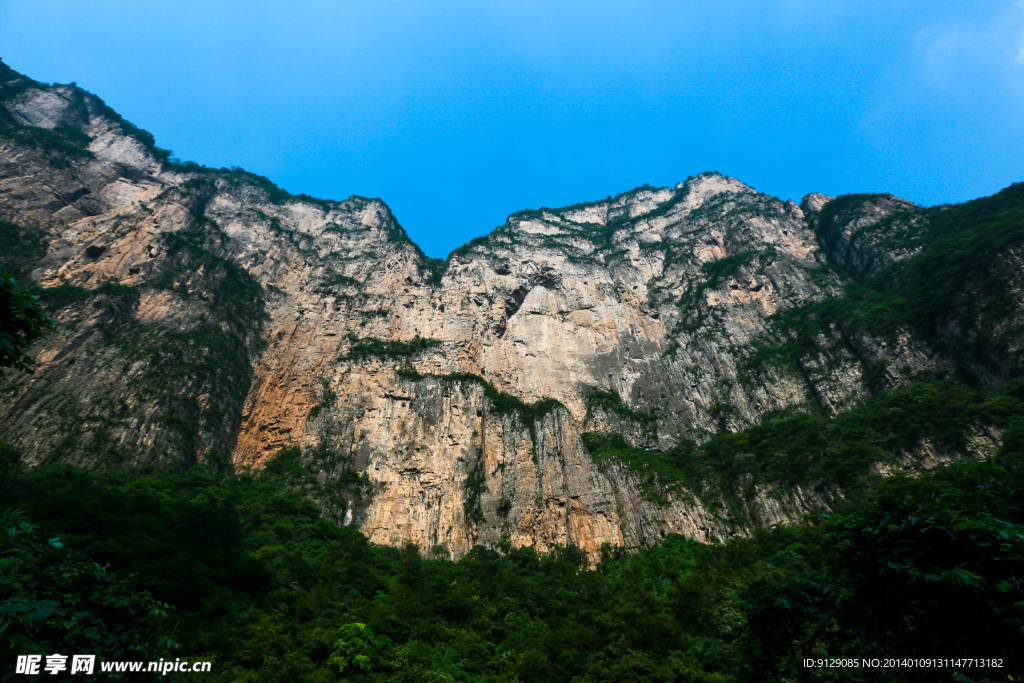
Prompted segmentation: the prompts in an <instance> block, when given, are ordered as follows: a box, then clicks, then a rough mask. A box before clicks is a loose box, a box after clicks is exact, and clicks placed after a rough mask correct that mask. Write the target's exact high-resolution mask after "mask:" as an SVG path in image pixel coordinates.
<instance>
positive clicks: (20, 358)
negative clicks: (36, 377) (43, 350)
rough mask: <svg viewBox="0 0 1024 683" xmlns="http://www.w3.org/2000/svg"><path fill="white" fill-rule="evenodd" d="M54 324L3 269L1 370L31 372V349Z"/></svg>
mask: <svg viewBox="0 0 1024 683" xmlns="http://www.w3.org/2000/svg"><path fill="white" fill-rule="evenodd" d="M53 325H54V322H53V321H52V320H50V318H49V317H48V316H47V315H46V313H45V312H44V311H43V307H42V305H41V304H40V302H39V300H38V299H37V298H36V297H34V296H33V295H32V293H31V292H30V291H28V290H26V289H24V288H22V287H20V286H19V285H18V283H17V282H15V281H14V278H13V277H11V275H10V274H9V273H7V272H5V271H4V270H3V266H0V368H14V369H16V370H21V371H24V372H31V370H32V359H31V358H30V357H29V355H28V349H29V347H30V346H31V345H32V344H33V343H35V342H36V341H37V340H39V339H41V338H42V337H43V335H44V334H46V331H47V330H49V329H50V328H51V327H53Z"/></svg>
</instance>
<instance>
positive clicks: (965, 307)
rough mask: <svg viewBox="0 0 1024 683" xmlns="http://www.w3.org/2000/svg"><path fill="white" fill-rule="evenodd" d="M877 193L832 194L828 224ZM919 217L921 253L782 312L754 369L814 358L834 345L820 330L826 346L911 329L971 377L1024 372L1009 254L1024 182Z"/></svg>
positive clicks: (915, 242) (1020, 229) (1018, 238)
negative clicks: (836, 294) (833, 294)
mask: <svg viewBox="0 0 1024 683" xmlns="http://www.w3.org/2000/svg"><path fill="white" fill-rule="evenodd" d="M872 197H873V195H864V196H861V195H853V196H849V197H840V198H837V199H835V200H832V201H831V202H829V203H828V204H826V205H825V209H824V210H823V211H822V214H823V218H822V220H821V223H822V224H823V225H831V221H833V220H835V218H834V217H835V216H846V215H847V214H849V213H850V212H851V211H853V209H852V208H851V207H854V206H856V205H857V203H858V202H860V201H863V200H865V199H870V198H872ZM837 202H838V204H836V203H837ZM833 204H835V207H833ZM830 207H832V208H830ZM917 215H919V216H920V217H921V218H923V219H924V221H925V222H924V223H923V224H922V227H920V228H919V229H917V230H916V231H915V232H914V233H913V234H912V235H910V236H908V237H907V238H906V239H907V240H908V241H907V243H906V244H905V245H902V246H905V247H908V248H909V247H918V246H920V247H922V251H921V253H920V254H918V255H917V256H915V257H913V258H911V259H908V260H907V261H905V262H903V263H902V264H899V265H897V266H894V267H893V268H890V269H888V270H886V271H883V272H882V273H880V274H879V275H877V276H876V277H874V278H872V279H869V280H863V279H861V280H860V281H856V282H853V283H851V284H849V285H848V286H847V290H846V295H845V296H844V297H842V298H831V299H826V300H824V301H820V302H815V303H810V304H805V305H803V306H799V307H796V308H793V309H789V310H787V311H784V312H782V313H779V314H776V315H775V316H773V318H772V322H773V328H774V329H775V330H776V334H775V338H774V339H771V340H766V341H765V342H764V343H763V344H761V345H759V346H756V347H755V348H754V353H753V355H752V357H751V358H750V359H749V363H750V365H749V367H750V368H751V369H756V368H757V367H758V366H759V365H762V364H764V363H776V364H795V363H796V362H798V361H799V360H800V359H801V358H802V357H804V356H806V355H808V354H812V355H817V354H818V353H820V352H821V351H825V352H827V351H828V347H826V348H820V347H819V336H820V335H824V339H826V340H827V341H826V344H832V345H836V344H846V343H847V342H846V341H845V340H848V339H850V338H854V337H856V336H857V335H860V334H863V333H867V334H869V335H872V336H876V337H883V338H886V337H888V338H890V339H891V338H894V337H895V335H896V334H897V332H898V331H899V330H900V329H901V328H909V329H911V330H913V331H915V332H917V333H918V334H919V335H920V336H921V337H923V338H924V339H925V340H927V341H929V342H930V343H932V344H933V345H934V346H935V347H937V348H938V349H939V350H942V351H944V352H946V353H947V354H949V355H951V356H953V357H954V358H956V359H957V360H959V361H961V365H960V370H961V371H962V372H964V373H965V374H966V375H968V376H976V375H977V374H978V373H979V372H995V373H996V374H998V375H1002V376H1004V377H1015V376H1018V375H1019V374H1020V373H1021V371H1022V369H1024V355H1022V354H1024V345H1022V344H1021V343H1020V341H1021V327H1020V325H1019V324H1018V323H1017V322H1015V320H1016V316H1017V315H1018V313H1017V303H1016V300H1015V298H1014V296H1015V295H1014V294H1013V292H1014V291H1016V290H1015V287H1016V285H1015V284H1014V283H1015V282H1016V281H1017V277H1018V272H1017V269H1016V267H1015V266H1014V265H1012V263H1011V260H1010V259H1008V257H1007V255H1008V254H1010V253H1011V252H1012V251H1013V250H1014V249H1017V248H1019V247H1020V246H1021V245H1022V244H1024V184H1020V183H1019V184H1016V185H1012V186H1010V187H1008V188H1006V189H1005V190H1003V191H1002V192H999V193H998V194H996V195H993V196H991V197H985V198H982V199H976V200H974V201H971V202H966V203H964V204H959V205H956V206H952V207H949V206H944V207H937V208H933V209H926V210H921V211H919V212H916V213H915V216H917ZM895 246H900V245H895ZM978 264H986V266H985V267H983V268H980V267H978ZM853 274H854V275H855V276H859V274H858V273H853ZM949 330H957V332H956V333H955V334H951V333H950V332H949Z"/></svg>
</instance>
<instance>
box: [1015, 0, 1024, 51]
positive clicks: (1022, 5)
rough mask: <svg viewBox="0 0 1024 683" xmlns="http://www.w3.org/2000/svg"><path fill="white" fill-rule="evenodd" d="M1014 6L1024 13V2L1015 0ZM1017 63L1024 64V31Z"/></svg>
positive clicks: (1023, 30) (1021, 35) (1022, 31)
mask: <svg viewBox="0 0 1024 683" xmlns="http://www.w3.org/2000/svg"><path fill="white" fill-rule="evenodd" d="M1013 4H1015V5H1016V6H1017V7H1020V8H1021V10H1022V11H1024V0H1013ZM1017 63H1018V64H1024V29H1021V33H1020V48H1019V49H1018V50H1017Z"/></svg>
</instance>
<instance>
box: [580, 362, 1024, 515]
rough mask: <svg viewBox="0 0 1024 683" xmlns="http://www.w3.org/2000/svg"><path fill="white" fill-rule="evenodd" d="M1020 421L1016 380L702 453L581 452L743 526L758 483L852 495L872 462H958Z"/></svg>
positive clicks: (919, 393) (725, 442) (589, 438)
mask: <svg viewBox="0 0 1024 683" xmlns="http://www.w3.org/2000/svg"><path fill="white" fill-rule="evenodd" d="M1022 417H1024V383H1022V382H1021V381H1014V382H1011V383H1009V384H1007V385H1006V386H1005V387H1003V389H1002V390H1001V391H1000V392H998V393H995V394H988V393H986V392H984V391H982V390H980V389H977V388H972V387H968V386H965V385H963V384H961V383H957V382H953V381H949V380H933V381H919V382H915V383H912V384H909V385H907V386H905V387H901V388H899V389H890V390H888V391H884V392H882V393H881V394H879V395H878V396H876V397H874V398H872V399H870V400H869V401H867V402H865V403H864V404H862V405H860V406H858V407H856V408H853V409H852V410H849V411H847V412H844V413H841V414H839V415H837V416H835V417H832V416H829V415H827V414H824V413H820V412H805V413H796V414H782V415H779V416H776V417H769V418H768V419H766V420H765V421H764V422H763V423H761V424H759V425H756V426H754V427H750V428H748V429H745V430H743V431H741V432H737V433H728V432H723V433H719V434H716V435H714V436H713V437H712V438H711V439H710V440H709V441H707V442H706V443H703V444H701V445H700V446H695V445H694V444H693V442H684V443H682V444H681V445H679V446H677V447H676V448H675V449H673V450H671V451H668V452H664V453H663V452H657V451H647V450H644V449H641V448H636V447H635V446H632V445H630V444H628V443H627V442H626V441H625V439H623V438H622V437H621V436H619V435H617V434H595V433H589V434H584V435H583V443H584V445H585V446H586V447H587V449H588V450H589V451H590V453H591V455H592V456H593V457H594V458H595V460H597V461H598V462H600V461H607V460H608V459H610V458H616V459H618V460H619V461H622V462H624V463H625V464H626V465H627V466H628V467H629V468H630V469H632V470H633V471H635V472H636V473H638V474H639V475H640V481H641V487H642V489H643V490H644V492H645V495H647V496H648V498H649V499H651V500H655V501H657V502H664V501H665V498H664V492H666V491H671V490H672V489H673V487H674V485H675V484H681V485H683V486H685V487H686V488H687V489H689V490H690V491H692V492H693V493H695V494H696V495H698V496H700V497H701V498H702V499H703V500H704V502H705V504H707V505H709V506H712V507H714V506H716V501H718V500H723V501H724V502H725V503H726V504H727V505H728V506H729V507H730V508H731V514H732V515H734V516H735V515H739V521H742V519H743V512H742V508H743V503H742V498H743V497H744V496H746V495H750V494H752V493H753V491H752V490H749V491H744V492H740V489H741V488H748V487H749V486H750V485H752V484H753V483H755V482H756V483H758V484H767V483H771V484H775V485H778V486H783V487H792V486H796V485H804V486H811V487H817V488H819V489H820V490H821V492H822V493H824V494H826V495H829V494H830V491H833V490H834V489H835V487H838V488H839V489H841V490H843V491H844V492H846V493H847V494H853V493H856V492H859V491H863V490H864V489H865V488H867V487H869V485H871V484H873V483H874V482H875V480H876V479H877V477H876V475H872V474H870V466H871V465H872V463H876V462H881V463H895V462H898V461H899V458H900V454H901V453H908V452H910V451H912V450H913V449H914V448H915V447H917V446H919V445H920V444H921V442H922V440H924V439H927V440H929V441H930V442H931V443H932V444H933V445H934V446H935V447H936V448H938V449H940V450H941V451H943V452H947V453H954V454H955V453H963V452H964V451H965V450H966V447H967V440H968V438H969V436H970V434H971V433H972V432H973V431H974V430H977V429H978V428H980V427H989V428H992V427H994V428H996V429H999V430H1002V429H1004V428H1007V427H1008V426H1010V425H1011V424H1013V423H1014V421H1016V420H1019V419H1021V418H1022ZM745 475H752V476H751V477H749V478H748V477H746V476H745ZM744 481H746V482H747V485H746V486H744V484H743V482H744Z"/></svg>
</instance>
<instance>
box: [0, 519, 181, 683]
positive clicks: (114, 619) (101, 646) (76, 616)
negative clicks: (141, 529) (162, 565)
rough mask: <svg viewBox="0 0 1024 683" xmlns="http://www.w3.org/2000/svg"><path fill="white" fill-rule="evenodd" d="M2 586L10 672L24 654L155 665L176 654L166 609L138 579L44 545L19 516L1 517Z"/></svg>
mask: <svg viewBox="0 0 1024 683" xmlns="http://www.w3.org/2000/svg"><path fill="white" fill-rule="evenodd" d="M0 586H2V588H0V617H2V619H3V622H2V623H3V633H4V639H3V640H4V642H5V646H4V647H3V649H2V656H3V658H4V660H5V661H4V667H5V668H12V667H11V663H13V662H14V661H15V659H16V658H17V656H18V655H26V654H41V655H48V654H55V653H65V652H73V653H75V654H84V653H91V654H95V655H97V659H99V660H100V661H109V660H115V659H153V660H155V659H159V658H160V657H161V656H168V655H169V653H170V651H171V649H173V648H176V647H177V643H176V642H175V640H174V638H173V637H172V636H171V635H170V633H171V628H169V626H170V624H169V623H168V622H169V620H168V618H167V617H168V612H167V610H168V606H167V605H166V604H164V603H161V602H158V601H156V600H154V599H153V598H152V596H150V594H149V593H148V592H146V591H145V590H139V588H138V586H137V583H136V581H135V580H134V577H118V576H117V575H116V574H115V573H114V572H112V571H111V570H110V568H109V567H104V566H101V565H100V564H98V563H96V562H94V561H90V560H89V559H88V558H86V557H84V556H82V555H80V554H79V553H76V552H74V551H71V550H70V549H69V548H67V547H66V546H65V544H64V543H63V542H61V540H60V539H59V538H50V539H49V540H43V538H40V534H39V530H38V528H37V527H36V525H34V524H32V523H31V522H29V521H28V520H27V519H26V518H25V515H24V513H23V512H22V511H20V510H8V511H7V512H5V513H3V515H2V516H0ZM97 669H98V667H97ZM5 678H7V676H5Z"/></svg>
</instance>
